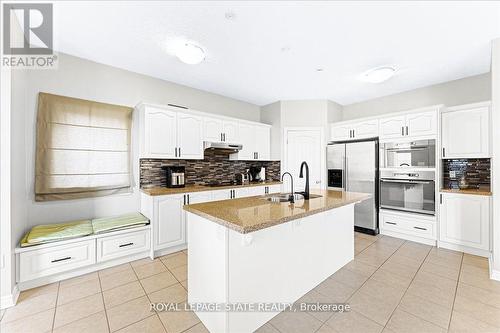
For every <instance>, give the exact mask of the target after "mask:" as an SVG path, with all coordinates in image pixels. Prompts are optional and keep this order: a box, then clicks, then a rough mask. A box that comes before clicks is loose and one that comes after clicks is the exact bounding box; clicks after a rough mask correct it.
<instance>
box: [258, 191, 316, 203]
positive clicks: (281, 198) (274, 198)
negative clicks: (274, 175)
mask: <svg viewBox="0 0 500 333" xmlns="http://www.w3.org/2000/svg"><path fill="white" fill-rule="evenodd" d="M290 196H291V194H290V193H278V194H273V195H270V196H265V197H262V199H264V200H267V201H271V202H287V201H290ZM315 198H321V195H319V194H309V199H315ZM293 200H294V201H299V200H304V195H302V194H300V193H295V194H294V195H293Z"/></svg>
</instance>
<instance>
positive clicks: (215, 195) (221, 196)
mask: <svg viewBox="0 0 500 333" xmlns="http://www.w3.org/2000/svg"><path fill="white" fill-rule="evenodd" d="M231 191H232V190H218V191H212V201H219V200H227V199H231Z"/></svg>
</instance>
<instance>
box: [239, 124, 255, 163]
mask: <svg viewBox="0 0 500 333" xmlns="http://www.w3.org/2000/svg"><path fill="white" fill-rule="evenodd" d="M238 132H239V135H240V143H241V144H242V145H243V149H241V150H240V151H239V152H238V159H239V160H254V159H255V156H256V155H255V148H256V142H255V130H254V125H252V124H249V123H240V124H239V127H238Z"/></svg>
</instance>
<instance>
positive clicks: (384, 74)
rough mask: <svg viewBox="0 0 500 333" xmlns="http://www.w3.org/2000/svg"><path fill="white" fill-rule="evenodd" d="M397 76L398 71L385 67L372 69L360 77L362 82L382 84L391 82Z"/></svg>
mask: <svg viewBox="0 0 500 333" xmlns="http://www.w3.org/2000/svg"><path fill="white" fill-rule="evenodd" d="M394 74H396V69H395V68H394V67H390V66H383V67H377V68H373V69H370V70H368V71H366V72H364V73H363V74H361V76H360V77H359V79H360V80H361V81H364V82H369V83H381V82H384V81H387V80H389V79H390V78H391V77H393V76H394Z"/></svg>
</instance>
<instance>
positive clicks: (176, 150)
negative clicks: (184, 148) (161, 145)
mask: <svg viewBox="0 0 500 333" xmlns="http://www.w3.org/2000/svg"><path fill="white" fill-rule="evenodd" d="M175 157H177V147H175Z"/></svg>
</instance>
